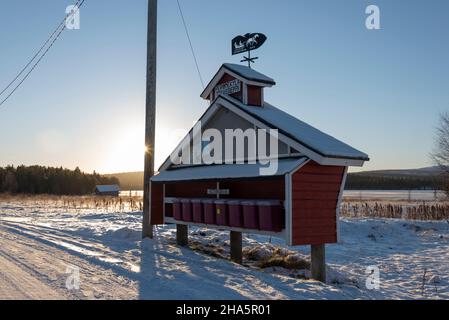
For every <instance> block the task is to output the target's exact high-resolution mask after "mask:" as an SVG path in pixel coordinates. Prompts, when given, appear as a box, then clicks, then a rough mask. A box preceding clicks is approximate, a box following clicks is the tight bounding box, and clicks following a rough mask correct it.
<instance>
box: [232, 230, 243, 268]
mask: <svg viewBox="0 0 449 320" xmlns="http://www.w3.org/2000/svg"><path fill="white" fill-rule="evenodd" d="M231 261H233V262H235V263H238V264H242V262H243V253H242V233H241V232H235V231H231Z"/></svg>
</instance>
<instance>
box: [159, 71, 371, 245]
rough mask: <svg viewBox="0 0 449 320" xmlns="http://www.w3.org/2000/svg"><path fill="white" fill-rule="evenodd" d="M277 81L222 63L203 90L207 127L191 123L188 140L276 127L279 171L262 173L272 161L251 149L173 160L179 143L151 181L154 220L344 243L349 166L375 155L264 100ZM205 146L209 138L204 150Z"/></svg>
mask: <svg viewBox="0 0 449 320" xmlns="http://www.w3.org/2000/svg"><path fill="white" fill-rule="evenodd" d="M275 84H276V83H275V81H274V80H273V79H271V78H270V77H267V76H265V75H263V74H261V73H259V72H257V71H255V70H254V69H251V68H249V67H246V66H242V65H235V64H223V65H222V66H221V67H220V69H219V70H218V72H217V73H216V75H215V76H214V77H213V79H212V80H211V81H210V83H209V84H208V86H207V87H206V89H205V90H204V92H203V93H202V94H201V97H202V98H204V99H207V100H209V101H210V106H209V107H208V108H207V110H206V111H205V113H204V114H203V115H202V116H201V118H200V119H199V123H201V129H200V130H196V131H197V132H195V128H192V130H191V131H190V133H189V135H187V136H186V138H185V139H184V140H183V141H184V146H185V145H188V146H189V147H192V145H193V144H194V143H195V139H196V138H197V136H198V135H201V134H204V133H205V132H207V130H210V129H213V130H215V131H214V132H220V133H222V134H223V136H225V131H226V130H239V129H241V130H242V131H244V132H245V131H246V130H248V129H251V128H253V129H264V130H266V131H267V132H268V131H269V130H270V129H272V130H273V129H276V130H277V133H278V134H277V140H278V145H277V154H276V159H277V170H275V172H274V173H272V174H270V175H261V169H262V168H264V167H266V163H262V162H263V161H262V162H258V161H250V160H254V159H250V156H249V154H245V157H244V158H245V159H236V158H234V159H232V160H231V161H229V159H225V158H224V157H225V156H223V162H222V163H221V164H205V163H204V162H203V160H201V159H200V161H196V162H195V161H193V159H194V158H195V151H194V152H193V153H192V154H189V155H188V157H186V159H187V158H188V159H189V160H191V161H187V162H189V163H178V164H174V163H173V161H172V160H171V159H172V158H173V157H176V156H180V151H181V150H182V144H180V145H179V146H178V147H177V148H176V149H175V150H174V152H173V154H172V157H170V158H168V159H167V160H166V161H165V162H164V164H163V165H162V166H161V168H160V169H159V173H158V174H157V175H156V176H154V177H153V178H152V179H151V223H152V224H153V225H158V224H165V223H175V224H178V225H195V226H205V227H211V228H219V229H222V230H223V229H224V230H230V231H233V232H236V233H241V232H247V233H258V234H266V235H272V236H277V237H280V238H282V239H285V242H286V244H288V245H292V246H296V245H322V244H326V243H336V242H337V241H338V238H339V225H338V209H339V204H340V201H341V198H342V192H343V189H344V185H345V179H346V175H347V169H348V167H349V166H363V164H364V162H365V161H368V160H369V158H368V155H366V154H365V153H363V152H360V151H358V150H356V149H354V148H353V147H351V146H349V145H347V144H345V143H343V142H341V141H339V140H337V139H336V138H334V137H332V136H330V135H328V134H326V133H323V132H322V131H320V130H318V129H316V128H314V127H312V126H310V125H308V124H307V123H305V122H303V121H301V120H299V119H297V118H295V117H293V116H291V115H289V114H288V113H286V112H284V111H282V110H281V109H279V108H277V107H275V106H273V105H271V104H269V103H267V102H265V99H264V91H265V90H266V89H267V88H270V87H272V86H274V85H275ZM297 108H298V112H299V111H300V110H301V107H300V106H298V107H297ZM256 138H257V140H258V141H257V143H258V146H260V141H259V140H260V138H259V137H258V136H257V137H256ZM205 147H206V146H205V145H204V142H202V144H201V148H202V150H201V151H203V149H204V148H205ZM201 151H200V154H201ZM224 153H225V152H223V154H224ZM197 154H198V152H197ZM257 158H258V159H256V160H261V159H259V156H257ZM242 160H243V161H242ZM265 160H267V159H265ZM190 162H194V163H190Z"/></svg>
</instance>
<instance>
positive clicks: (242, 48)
mask: <svg viewBox="0 0 449 320" xmlns="http://www.w3.org/2000/svg"><path fill="white" fill-rule="evenodd" d="M266 40H267V36H265V35H264V34H262V33H247V34H245V35H244V36H237V37H235V38H234V39H232V55H236V54H240V53H243V52H248V56H247V57H243V60H241V61H240V62H248V67H250V68H251V63H255V60H257V59H259V57H253V58H252V57H251V51H252V50H256V49H259V48H260V47H261V46H262V45H263V44H264V43H265V41H266Z"/></svg>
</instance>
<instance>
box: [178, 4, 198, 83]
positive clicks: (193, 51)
mask: <svg viewBox="0 0 449 320" xmlns="http://www.w3.org/2000/svg"><path fill="white" fill-rule="evenodd" d="M176 2H177V3H178V8H179V14H180V15H181V20H182V24H183V25H184V30H185V32H186V36H187V40H188V41H189V45H190V50H191V51H192V56H193V60H194V61H195V66H196V71H197V72H198V77H199V78H200V81H201V85H202V87H203V89H204V81H203V77H202V75H201V71H200V67H199V64H198V59H197V58H196V54H195V49H194V47H193V44H192V39H191V38H190V34H189V30H188V28H187V23H186V20H185V18H184V14H183V12H182V7H181V4H180V3H179V0H176Z"/></svg>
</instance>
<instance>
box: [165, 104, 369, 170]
mask: <svg viewBox="0 0 449 320" xmlns="http://www.w3.org/2000/svg"><path fill="white" fill-rule="evenodd" d="M233 103H237V102H231V101H229V100H228V99H227V98H223V97H222V96H219V97H218V98H216V99H215V101H214V102H213V103H212V105H211V106H210V107H209V109H208V110H207V111H206V112H205V113H204V114H203V116H202V117H201V118H200V120H199V121H201V122H202V125H203V126H204V125H206V124H207V123H208V122H209V120H210V119H211V118H212V117H213V115H214V114H215V113H216V112H217V111H218V110H219V109H220V107H224V108H226V109H228V110H230V111H231V112H233V113H235V114H237V115H238V116H240V117H241V118H243V119H245V120H246V121H248V122H250V123H252V124H254V125H255V126H256V127H258V128H260V129H266V130H267V132H269V129H271V127H270V126H268V125H267V124H265V123H264V122H262V121H260V120H258V119H256V118H255V117H253V116H252V115H251V114H250V113H247V112H245V111H244V108H239V107H236V106H235V105H234V104H233ZM191 133H192V130H190V131H189V133H188V134H189V135H190V134H191ZM185 138H186V137H184V139H185ZM184 139H182V140H181V142H180V143H179V144H178V145H177V146H176V148H175V149H174V151H173V152H172V153H171V156H173V157H176V154H175V151H176V150H178V149H179V148H180V147H181V145H182V142H183V141H184ZM191 139H193V137H191ZM279 140H280V141H282V142H283V143H285V144H287V145H288V146H290V147H292V148H294V149H296V150H297V151H299V152H300V153H301V154H304V155H306V156H307V157H309V158H310V159H312V160H314V161H315V162H317V163H318V164H320V165H325V166H353V167H362V166H363V164H364V163H365V160H359V159H347V158H337V157H325V156H323V155H321V154H319V153H317V152H315V151H313V150H311V149H310V148H308V147H306V146H304V145H302V144H301V143H299V142H298V141H296V140H294V139H292V138H290V137H288V136H286V135H284V134H282V132H279ZM171 156H170V157H168V158H167V159H166V160H165V162H164V163H163V164H162V166H161V167H160V169H159V171H164V170H167V169H168V168H169V167H170V165H171V161H170V158H171Z"/></svg>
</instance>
